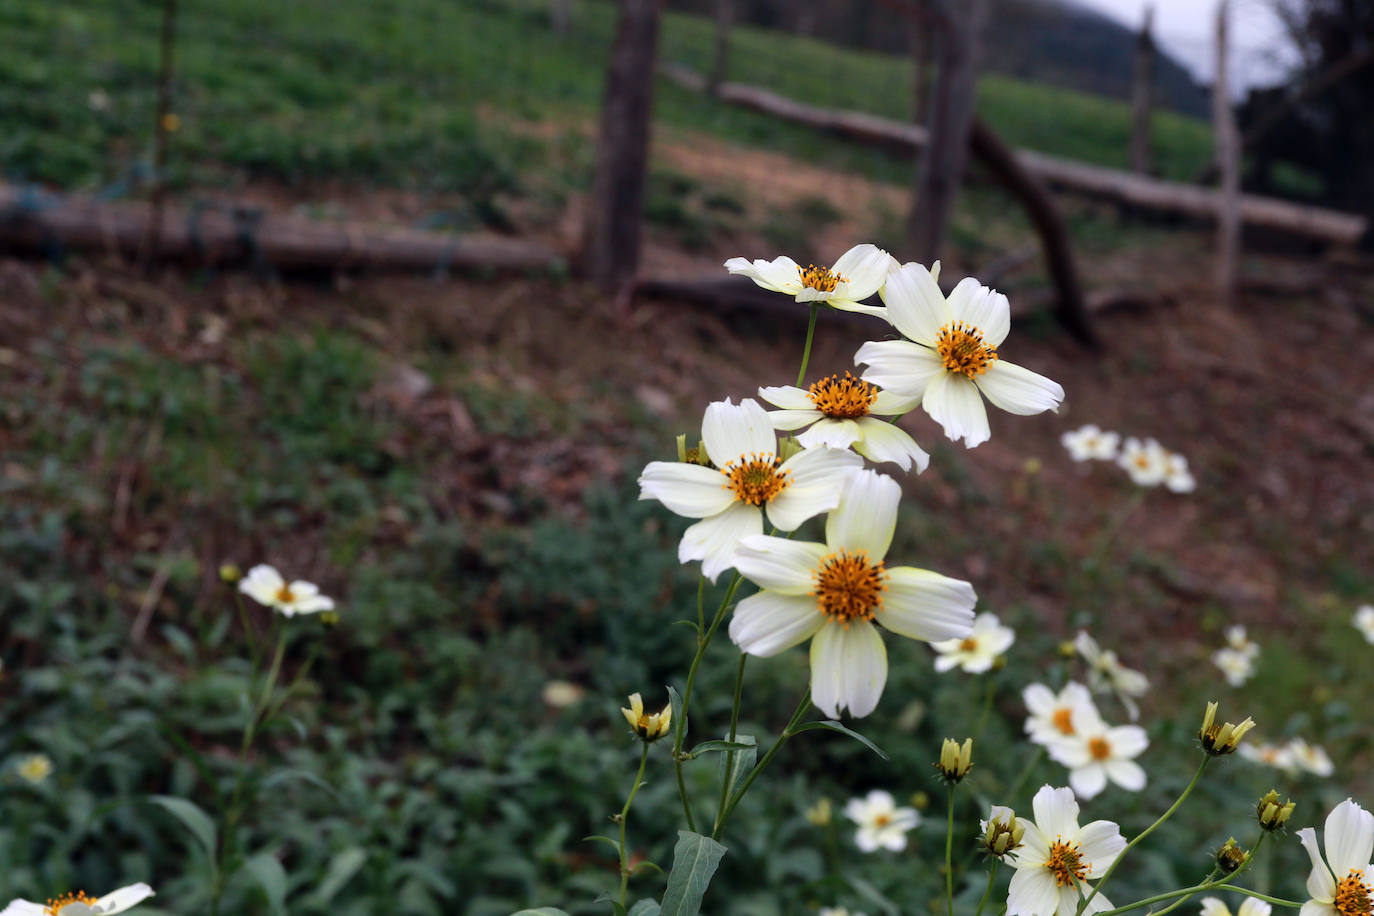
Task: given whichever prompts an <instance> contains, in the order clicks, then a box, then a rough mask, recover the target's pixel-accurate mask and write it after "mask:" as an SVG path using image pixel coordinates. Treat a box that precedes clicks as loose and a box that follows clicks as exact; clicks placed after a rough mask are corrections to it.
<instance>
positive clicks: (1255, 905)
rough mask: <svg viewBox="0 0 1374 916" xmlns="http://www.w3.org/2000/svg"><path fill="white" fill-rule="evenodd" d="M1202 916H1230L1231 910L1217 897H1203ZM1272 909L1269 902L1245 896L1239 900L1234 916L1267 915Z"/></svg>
mask: <svg viewBox="0 0 1374 916" xmlns="http://www.w3.org/2000/svg"><path fill="white" fill-rule="evenodd" d="M1201 903H1202V916H1232V913H1231V910H1230V908H1229V907H1227V906H1226V904H1225V903H1224V902H1223V901H1222V900H1221V898H1219V897H1203V898H1202V900H1201ZM1271 910H1273V907H1271V906H1270V905H1269V904H1267V903H1265V902H1264V901H1263V900H1260V899H1258V898H1256V897H1246V898H1245V899H1244V900H1242V901H1241V903H1240V907H1239V908H1238V909H1237V910H1236V912H1235V916H1269V913H1270V911H1271Z"/></svg>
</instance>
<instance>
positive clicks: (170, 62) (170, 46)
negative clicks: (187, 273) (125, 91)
mask: <svg viewBox="0 0 1374 916" xmlns="http://www.w3.org/2000/svg"><path fill="white" fill-rule="evenodd" d="M176 22H177V0H163V3H162V39H161V42H160V43H159V49H160V50H159V54H160V57H161V63H160V65H159V67H158V76H157V113H156V115H155V117H156V118H157V122H156V123H155V124H154V125H153V193H152V218H151V219H149V221H148V234H147V236H146V237H145V238H144V239H143V253H142V255H141V259H142V260H143V263H144V266H145V267H147V266H151V265H152V264H153V263H154V262H155V261H157V258H158V253H159V251H158V250H159V248H161V246H162V211H163V209H164V208H165V207H166V202H167V146H168V137H169V135H170V134H171V133H172V131H173V130H175V129H176V125H177V121H176V115H175V114H173V112H172V75H173V67H174V65H175V60H174V58H175V54H176Z"/></svg>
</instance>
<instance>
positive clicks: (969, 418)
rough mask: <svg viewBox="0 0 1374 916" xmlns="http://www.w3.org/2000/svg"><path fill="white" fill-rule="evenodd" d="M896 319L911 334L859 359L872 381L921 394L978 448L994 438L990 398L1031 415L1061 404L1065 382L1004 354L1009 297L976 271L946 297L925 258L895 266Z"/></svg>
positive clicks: (891, 289) (890, 303)
mask: <svg viewBox="0 0 1374 916" xmlns="http://www.w3.org/2000/svg"><path fill="white" fill-rule="evenodd" d="M881 292H882V297H883V301H884V302H885V303H887V317H888V320H889V321H891V322H892V324H893V325H895V326H896V328H897V330H899V331H901V332H902V334H903V336H905V337H906V338H907V339H906V340H884V341H870V342H868V343H866V344H864V345H863V346H862V347H860V348H859V352H858V353H856V354H855V355H854V362H856V363H863V364H864V365H866V366H868V367H869V368H868V370H867V371H866V372H864V374H863V377H864V379H865V381H870V382H873V383H874V384H876V385H881V386H882V387H883V388H886V389H887V390H889V391H891V392H892V393H893V394H894V395H896V396H897V397H919V398H920V399H921V406H922V407H923V408H924V409H925V412H926V413H928V414H930V416H931V418H932V419H934V420H935V422H937V423H939V424H940V426H941V427H943V428H944V431H945V435H946V436H948V437H949V438H950V439H955V440H958V439H963V440H964V444H965V445H966V446H968V447H969V448H973V447H974V446H977V445H979V444H981V443H983V442H986V441H987V440H988V437H989V436H990V435H991V432H990V430H989V428H988V415H987V409H986V408H985V407H984V406H983V398H985V397H986V398H987V399H988V400H989V401H991V402H992V403H993V404H994V405H995V406H997V407H1000V408H1001V409H1002V410H1005V411H1007V412H1008V413H1014V414H1020V415H1022V416H1026V415H1029V414H1037V413H1041V412H1042V411H1046V410H1056V409H1058V407H1059V404H1060V402H1062V401H1063V400H1064V389H1063V388H1062V387H1061V386H1060V385H1059V383H1058V382H1055V381H1053V380H1051V379H1048V378H1046V377H1045V376H1043V375H1038V374H1036V373H1034V372H1031V371H1030V370H1029V369H1024V368H1022V367H1021V366H1017V365H1014V364H1012V363H1009V362H1007V361H1005V360H1003V359H1002V358H1001V356H1000V355H999V354H998V352H997V348H998V347H999V346H1001V344H1002V341H1003V340H1005V339H1006V336H1007V332H1008V331H1009V330H1010V329H1011V307H1010V305H1008V303H1007V297H1006V296H1004V295H1002V294H1001V293H999V292H995V291H994V290H991V289H989V288H987V287H986V286H983V285H982V284H980V283H979V282H978V281H977V280H975V279H973V278H972V277H969V278H967V279H964V280H961V281H960V282H959V285H958V286H956V287H955V288H954V291H953V292H952V293H950V294H949V298H948V299H946V298H945V296H944V294H943V293H942V292H940V287H939V285H937V284H936V282H935V279H934V278H933V277H932V276H931V275H930V272H929V271H927V270H926V269H925V268H924V267H922V266H921V265H920V264H914V263H913V264H906V265H904V266H902V267H901V268H900V269H899V270H896V271H894V272H893V273H892V274H891V275H890V276H889V277H888V278H887V283H886V284H885V285H884V286H883V289H882V291H881Z"/></svg>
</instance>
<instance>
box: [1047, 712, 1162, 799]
mask: <svg viewBox="0 0 1374 916" xmlns="http://www.w3.org/2000/svg"><path fill="white" fill-rule="evenodd" d="M1149 746H1150V739H1149V738H1147V737H1145V729H1143V728H1141V727H1140V726H1138V725H1119V726H1116V727H1110V726H1108V725H1106V724H1105V723H1102V722H1100V721H1099V722H1096V723H1093V725H1092V727H1090V728H1085V729H1084V730H1082V731H1081V732H1080V733H1079V734H1078V736H1077V737H1076V738H1074V739H1071V740H1066V741H1055V742H1051V743H1050V744H1049V745H1047V748H1048V750H1049V752H1050V756H1051V757H1053V758H1054V759H1055V760H1056V761H1057V762H1059V763H1061V764H1063V765H1064V766H1066V767H1068V768H1069V785H1070V786H1072V787H1073V793H1074V794H1075V795H1077V796H1078V797H1079V798H1081V799H1083V800H1084V801H1087V800H1088V799H1090V798H1092V797H1093V796H1095V795H1097V794H1098V793H1099V792H1101V791H1102V790H1103V789H1105V788H1106V787H1107V780H1109V779H1110V780H1111V781H1112V782H1114V783H1116V784H1117V785H1118V786H1120V787H1121V788H1123V789H1126V790H1127V791H1130V792H1139V791H1140V790H1141V789H1143V788H1145V770H1144V768H1142V767H1141V766H1140V764H1138V763H1136V762H1135V758H1136V757H1138V756H1140V753H1141V751H1143V750H1145V748H1147V747H1149Z"/></svg>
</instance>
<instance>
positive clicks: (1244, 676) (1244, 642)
mask: <svg viewBox="0 0 1374 916" xmlns="http://www.w3.org/2000/svg"><path fill="white" fill-rule="evenodd" d="M1259 653H1260V647H1259V644H1258V643H1256V642H1254V641H1253V640H1251V639H1250V637H1248V636H1247V635H1246V634H1245V627H1243V626H1240V625H1239V624H1237V625H1236V626H1232V627H1227V629H1226V645H1225V646H1223V647H1222V648H1220V649H1218V650H1217V651H1215V652H1213V653H1212V664H1214V665H1216V666H1217V667H1218V668H1220V669H1221V673H1222V674H1224V675H1225V676H1226V683H1228V684H1230V685H1231V686H1232V687H1239V686H1241V685H1242V684H1244V683H1245V682H1246V681H1248V680H1250V678H1251V677H1253V676H1254V674H1255V659H1256V658H1258V657H1259Z"/></svg>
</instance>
